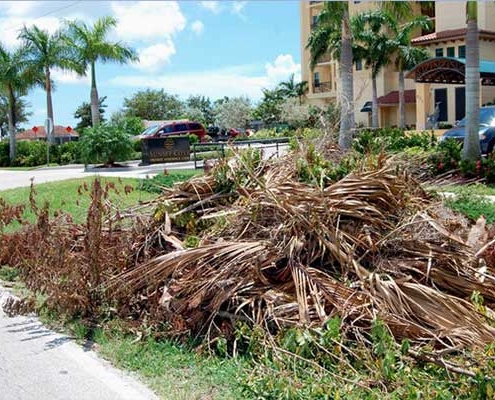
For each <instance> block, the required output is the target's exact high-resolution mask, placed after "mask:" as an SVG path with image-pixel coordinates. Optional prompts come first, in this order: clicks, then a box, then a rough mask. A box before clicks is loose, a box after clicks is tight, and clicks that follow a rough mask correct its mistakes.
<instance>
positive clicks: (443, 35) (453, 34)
mask: <svg viewBox="0 0 495 400" xmlns="http://www.w3.org/2000/svg"><path fill="white" fill-rule="evenodd" d="M479 35H480V39H485V40H495V32H493V31H487V30H485V29H480V30H479ZM465 37H466V28H459V29H450V30H446V31H440V32H433V33H429V34H428V35H424V36H419V37H417V38H414V39H412V40H411V43H412V44H427V43H435V42H445V41H448V40H456V39H464V38H465Z"/></svg>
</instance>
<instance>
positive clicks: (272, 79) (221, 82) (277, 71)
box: [111, 54, 301, 100]
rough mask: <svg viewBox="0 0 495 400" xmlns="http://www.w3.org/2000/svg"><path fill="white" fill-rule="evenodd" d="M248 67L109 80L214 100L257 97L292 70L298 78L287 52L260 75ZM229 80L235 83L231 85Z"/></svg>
mask: <svg viewBox="0 0 495 400" xmlns="http://www.w3.org/2000/svg"><path fill="white" fill-rule="evenodd" d="M252 69H253V68H252V66H251V65H248V66H244V65H240V66H235V67H226V68H221V69H218V70H211V71H203V72H193V73H178V74H166V75H165V74H164V75H158V76H150V75H133V76H129V75H128V76H117V77H115V78H114V79H113V80H111V84H113V85H118V86H127V87H138V88H142V87H150V88H164V89H165V90H166V91H168V92H170V93H174V94H179V95H180V96H183V97H187V96H189V95H190V94H203V95H205V96H209V97H212V98H214V99H215V98H221V97H223V96H241V95H247V96H249V97H250V98H252V99H255V100H256V99H259V98H261V96H262V92H261V89H262V88H266V87H274V86H275V85H277V84H278V83H280V81H282V80H286V79H287V78H288V77H289V76H290V74H292V73H295V74H296V80H297V79H298V78H299V79H300V71H301V65H300V64H296V63H295V62H294V60H293V58H292V56H291V55H289V54H285V55H279V56H278V57H277V58H276V59H275V61H274V62H273V63H266V64H265V73H264V74H259V73H258V74H252V73H250V72H252ZM232 82H235V85H233V84H232Z"/></svg>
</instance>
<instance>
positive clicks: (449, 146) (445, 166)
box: [428, 139, 462, 174]
mask: <svg viewBox="0 0 495 400" xmlns="http://www.w3.org/2000/svg"><path fill="white" fill-rule="evenodd" d="M461 149H462V143H460V142H458V141H456V140H454V139H447V140H444V141H443V142H440V143H439V144H438V146H437V148H436V149H435V151H434V152H433V154H432V155H431V156H430V157H429V158H428V163H429V164H430V166H431V169H432V171H433V173H434V174H441V173H444V172H446V171H450V170H452V169H457V168H458V166H459V162H460V160H461Z"/></svg>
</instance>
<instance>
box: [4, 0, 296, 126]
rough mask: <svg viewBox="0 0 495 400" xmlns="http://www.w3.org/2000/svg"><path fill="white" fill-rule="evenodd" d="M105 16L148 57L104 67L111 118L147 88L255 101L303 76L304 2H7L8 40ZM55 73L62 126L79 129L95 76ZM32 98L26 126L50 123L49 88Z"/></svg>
mask: <svg viewBox="0 0 495 400" xmlns="http://www.w3.org/2000/svg"><path fill="white" fill-rule="evenodd" d="M103 15H112V16H114V17H116V18H117V20H118V26H117V28H116V29H115V30H114V31H113V32H112V33H111V35H110V37H111V39H112V40H115V41H117V40H119V41H123V42H125V43H126V44H128V45H129V46H131V47H133V48H134V49H136V50H137V51H138V53H139V54H140V62H139V63H138V64H135V65H127V66H121V65H117V64H105V65H103V64H99V65H98V66H97V85H98V90H99V94H100V96H107V100H106V104H107V105H108V108H107V111H106V114H107V115H110V114H111V113H112V112H114V111H117V110H119V109H120V108H121V107H122V104H123V100H124V98H126V97H131V96H132V95H133V94H134V93H136V92H137V91H139V90H143V89H146V88H156V89H161V88H163V89H165V91H167V92H168V93H171V94H178V95H179V96H180V97H181V98H184V99H185V98H187V97H188V96H189V95H190V94H204V95H207V96H209V97H211V98H212V99H216V98H220V97H223V96H239V95H247V96H249V97H250V98H251V99H252V100H253V102H255V101H257V100H259V98H260V97H261V88H263V87H274V86H275V85H276V84H277V83H278V82H280V81H281V80H285V79H287V78H288V77H289V76H290V74H291V73H295V74H296V77H299V76H300V69H301V67H300V57H301V56H300V44H299V37H300V33H299V2H298V1H179V2H175V1H167V2H163V1H151V2H138V1H23V2H0V32H1V35H2V37H1V39H0V40H1V41H2V42H3V43H4V44H5V45H7V46H16V45H19V42H18V41H17V39H16V37H17V34H18V30H19V29H20V28H22V26H23V25H26V26H30V25H33V24H35V25H37V26H39V27H40V28H43V29H47V30H50V31H53V30H55V29H56V28H58V27H59V26H60V24H61V21H62V20H63V19H70V20H73V19H79V20H84V21H85V22H86V23H88V24H89V23H91V22H92V21H94V20H95V19H96V18H98V17H101V16H103ZM52 75H53V77H54V80H55V84H56V91H55V92H54V93H53V104H54V110H55V112H54V119H55V123H56V124H57V125H71V126H74V125H75V124H76V121H75V120H74V118H73V113H74V111H75V110H76V108H77V107H78V106H79V105H80V104H81V103H82V102H83V101H89V90H90V87H89V79H88V78H87V77H77V76H75V75H74V74H70V73H64V72H62V71H54V72H53V74H52ZM26 99H27V101H28V102H29V103H30V105H31V107H30V111H31V112H32V113H33V115H32V116H31V118H30V121H29V122H28V123H27V124H25V125H26V127H31V126H33V125H35V124H37V125H42V124H43V123H44V120H45V118H46V96H45V93H44V91H43V90H40V89H36V90H33V91H31V92H30V93H29V94H28V96H26Z"/></svg>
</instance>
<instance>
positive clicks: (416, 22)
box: [392, 2, 432, 128]
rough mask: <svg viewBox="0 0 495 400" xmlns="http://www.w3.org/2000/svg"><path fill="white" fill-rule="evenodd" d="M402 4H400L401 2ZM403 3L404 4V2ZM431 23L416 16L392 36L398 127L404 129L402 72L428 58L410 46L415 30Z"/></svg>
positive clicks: (401, 25) (427, 19)
mask: <svg viewBox="0 0 495 400" xmlns="http://www.w3.org/2000/svg"><path fill="white" fill-rule="evenodd" d="M401 3H402V2H401ZM404 3H405V2H404ZM431 25H432V24H431V21H430V20H429V18H428V17H426V16H417V17H414V18H412V20H410V21H409V22H406V23H405V24H397V25H396V28H398V30H396V31H395V32H393V33H392V35H393V39H392V40H393V42H394V45H395V49H396V52H395V66H396V68H397V70H398V71H399V127H400V128H405V127H406V107H405V105H406V102H405V98H404V97H405V96H404V91H405V78H404V72H405V71H407V70H410V69H411V68H413V67H415V66H416V65H418V64H419V63H420V62H422V61H424V60H426V59H427V58H428V57H429V52H428V51H427V50H426V49H425V48H423V47H415V46H412V45H411V38H412V34H413V32H414V31H415V30H417V29H430V28H431Z"/></svg>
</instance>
